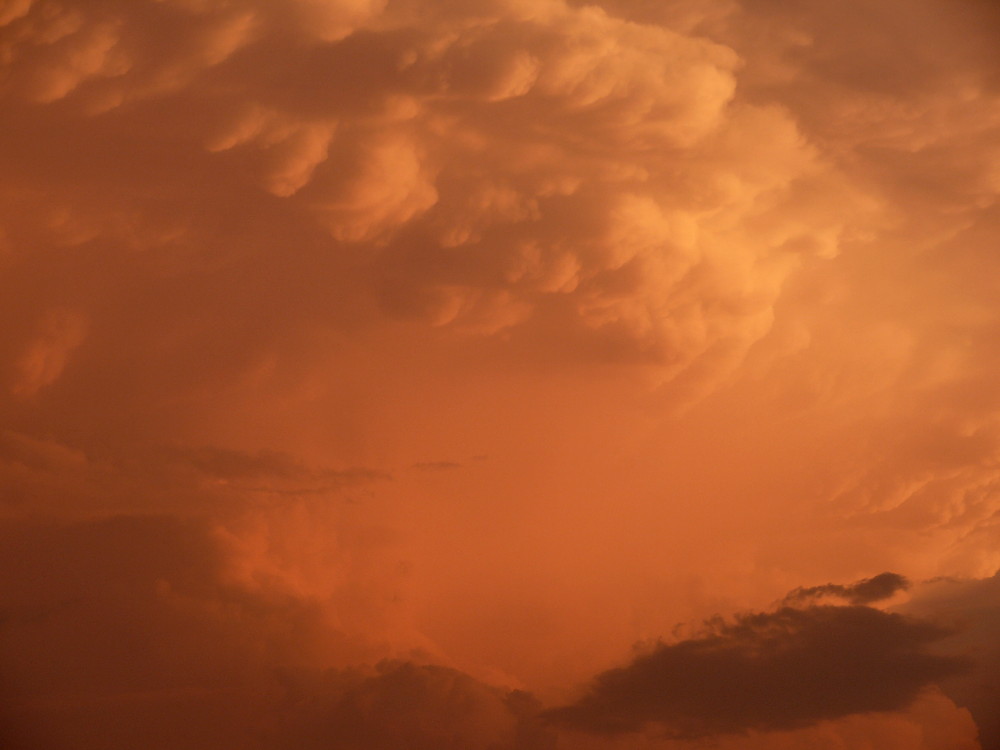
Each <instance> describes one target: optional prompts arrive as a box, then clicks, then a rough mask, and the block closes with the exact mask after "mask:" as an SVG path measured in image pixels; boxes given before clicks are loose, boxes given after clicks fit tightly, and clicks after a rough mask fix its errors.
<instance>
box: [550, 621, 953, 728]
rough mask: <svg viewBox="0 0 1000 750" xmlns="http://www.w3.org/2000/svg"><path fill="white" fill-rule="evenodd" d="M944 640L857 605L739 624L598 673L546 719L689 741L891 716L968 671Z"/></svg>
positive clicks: (936, 632)
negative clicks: (943, 651) (936, 646)
mask: <svg viewBox="0 0 1000 750" xmlns="http://www.w3.org/2000/svg"><path fill="white" fill-rule="evenodd" d="M945 635H947V631H945V630H943V629H941V628H938V627H937V626H934V625H931V624H929V623H926V622H922V621H918V620H914V619H909V618H906V617H903V616H902V615H899V614H891V613H886V612H882V611H880V610H877V609H873V608H870V607H864V606H846V607H833V606H814V607H809V608H806V609H793V608H790V607H784V608H781V609H779V610H778V611H776V612H772V613H760V614H752V615H744V616H741V617H739V618H737V619H736V620H734V621H733V622H730V623H725V624H719V625H716V626H715V627H714V628H713V629H712V630H711V631H710V632H708V633H707V634H703V635H700V636H698V637H695V638H691V639H689V640H685V641H680V642H678V643H673V644H661V645H659V646H657V647H656V648H655V650H653V651H652V652H651V653H648V654H645V655H642V656H639V657H638V658H636V659H635V660H634V661H633V662H632V663H631V664H629V665H628V666H625V667H621V668H618V669H612V670H609V671H606V672H603V673H601V674H600V675H598V676H597V677H596V679H595V680H594V682H593V684H592V685H591V687H590V689H589V690H588V691H587V692H586V693H585V694H584V695H583V697H581V698H580V699H579V700H578V701H576V702H575V703H573V704H571V705H568V706H565V707H561V708H557V709H554V710H552V711H549V712H548V714H547V716H548V717H549V718H550V719H551V720H552V721H553V722H555V723H557V724H561V725H565V726H569V727H572V728H574V729H578V730H583V731H586V732H591V733H596V734H618V733H626V732H634V731H640V730H643V729H644V728H646V727H647V726H648V725H651V724H655V725H658V728H662V730H663V732H664V733H665V734H666V735H667V736H670V737H674V738H681V739H693V738H698V737H704V736H710V735H719V734H726V733H740V732H747V731H750V730H760V731H768V730H784V729H796V728H800V727H805V726H809V725H812V724H816V723H818V722H820V721H824V720H828V719H838V718H841V717H845V716H849V715H852V714H858V713H868V712H875V711H895V710H899V709H903V708H905V707H906V706H907V705H909V704H910V703H911V702H912V701H913V700H914V699H915V698H916V697H917V695H918V694H919V693H920V691H921V689H922V688H923V687H925V686H927V685H928V684H930V683H932V682H935V681H937V680H940V679H942V678H945V677H947V676H949V675H952V674H955V673H957V672H959V671H961V670H962V669H963V667H964V662H963V660H962V659H960V658H958V657H950V656H939V655H936V654H933V653H931V652H930V650H929V649H928V647H929V646H930V645H931V644H933V643H934V642H935V641H938V640H940V639H941V638H943V637H944V636H945Z"/></svg>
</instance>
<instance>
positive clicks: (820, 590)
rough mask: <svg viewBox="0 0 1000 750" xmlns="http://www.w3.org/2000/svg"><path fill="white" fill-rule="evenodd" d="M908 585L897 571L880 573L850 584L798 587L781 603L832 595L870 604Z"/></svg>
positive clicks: (791, 603)
mask: <svg viewBox="0 0 1000 750" xmlns="http://www.w3.org/2000/svg"><path fill="white" fill-rule="evenodd" d="M909 585H910V582H909V581H907V580H906V578H905V577H903V576H901V575H899V574H898V573H880V574H879V575H877V576H873V577H872V578H865V579H864V580H861V581H858V582H857V583H852V584H850V585H844V584H839V583H827V584H824V585H822V586H808V587H800V588H797V589H795V590H793V591H791V592H789V593H788V595H787V596H786V597H785V598H784V600H783V602H782V603H784V604H789V605H794V604H802V603H804V602H809V601H810V600H814V599H821V598H823V597H826V596H832V597H837V598H838V599H843V600H845V601H846V602H848V603H849V604H872V603H874V602H880V601H882V600H883V599H888V598H889V597H890V596H892V595H893V594H895V593H897V592H899V591H904V590H906V589H907V588H909Z"/></svg>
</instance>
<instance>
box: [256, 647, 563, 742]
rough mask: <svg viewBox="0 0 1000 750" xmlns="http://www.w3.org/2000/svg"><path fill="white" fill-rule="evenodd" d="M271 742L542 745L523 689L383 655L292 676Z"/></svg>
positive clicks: (533, 704) (534, 709)
mask: <svg viewBox="0 0 1000 750" xmlns="http://www.w3.org/2000/svg"><path fill="white" fill-rule="evenodd" d="M288 696H289V697H290V698H291V703H290V704H289V706H288V709H287V710H286V712H285V714H284V716H283V718H282V721H281V723H279V729H278V733H279V737H278V738H277V739H278V741H277V742H275V745H274V746H275V747H288V746H290V745H291V746H294V747H297V748H303V750H311V749H312V748H316V749H317V750H318V749H319V748H323V749H324V750H348V749H353V748H365V750H397V748H409V750H441V749H443V748H454V749H455V750H458V749H459V748H461V749H462V750H479V749H481V750H550V749H554V748H555V737H554V735H553V734H552V733H551V732H550V731H549V730H547V729H546V728H544V727H543V726H542V725H541V724H540V722H539V720H538V718H537V717H538V712H539V708H540V706H539V704H538V702H537V700H536V699H535V698H533V697H532V696H531V695H529V694H527V693H524V692H521V691H508V690H502V689H499V688H495V687H491V686H488V685H485V684H483V683H482V682H479V681H478V680H476V679H474V678H472V677H470V676H469V675H467V674H464V673H463V672H459V671H457V670H454V669H449V668H446V667H440V666H434V665H421V664H415V663H412V662H405V661H386V662H382V663H380V664H379V665H378V666H377V668H376V669H375V670H372V671H370V672H368V673H365V672H361V671H357V670H355V671H345V670H330V671H328V672H326V673H324V674H323V675H320V676H318V677H316V678H314V679H313V680H306V681H300V682H299V683H298V684H297V685H295V686H294V688H293V689H292V690H290V691H289V693H288Z"/></svg>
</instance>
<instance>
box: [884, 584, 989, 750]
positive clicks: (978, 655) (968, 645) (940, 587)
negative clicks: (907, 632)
mask: <svg viewBox="0 0 1000 750" xmlns="http://www.w3.org/2000/svg"><path fill="white" fill-rule="evenodd" d="M899 609H900V611H902V612H905V613H907V614H911V615H914V616H917V617H921V618H924V619H926V620H930V621H932V622H936V623H940V624H941V625H942V626H943V627H947V628H950V629H951V630H952V635H950V636H949V637H947V638H945V639H943V640H942V641H941V643H940V644H939V649H938V650H939V651H940V652H941V653H947V654H960V655H962V656H963V657H964V658H966V659H968V660H969V662H970V665H971V669H970V670H968V671H967V672H966V673H965V674H962V675H956V676H954V677H951V678H949V679H947V680H944V681H943V682H942V683H941V687H942V689H943V690H944V692H945V693H946V694H947V695H948V696H949V697H950V698H951V699H952V700H954V701H955V703H957V704H958V705H960V706H965V707H967V708H968V709H969V710H970V711H971V712H972V716H973V718H975V720H976V724H977V725H978V726H979V737H980V741H981V743H982V746H983V750H998V749H1000V678H998V675H1000V642H998V639H997V633H998V632H1000V573H996V574H994V575H993V576H991V577H989V578H982V579H965V580H961V579H940V580H935V581H929V582H926V583H923V584H921V585H920V586H918V587H917V588H916V589H915V590H914V592H913V598H912V599H911V600H910V601H909V602H907V603H905V604H903V605H901V606H900V607H899Z"/></svg>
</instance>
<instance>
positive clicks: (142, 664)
mask: <svg viewBox="0 0 1000 750" xmlns="http://www.w3.org/2000/svg"><path fill="white" fill-rule="evenodd" d="M0 541H2V542H3V544H2V550H0V562H2V563H3V564H2V566H0V567H2V570H3V571H4V572H3V573H2V574H0V598H2V602H3V605H2V608H0V632H2V634H3V644H4V645H3V648H2V649H0V670H2V672H3V675H4V679H3V683H2V690H3V691H4V692H3V695H4V706H5V711H6V714H5V715H3V716H0V719H2V720H3V721H2V723H0V732H2V734H0V738H2V739H3V741H4V746H5V747H12V748H17V750H21V748H25V749H27V748H41V749H44V748H53V750H54V749H55V748H59V747H67V746H70V745H71V746H73V747H78V748H81V749H83V748H102V749H111V748H122V749H124V748H132V747H135V744H136V743H137V742H140V743H141V744H143V745H144V746H146V747H150V748H171V747H177V746H184V747H189V748H205V749H206V750H207V749H208V748H211V747H218V746H219V745H220V744H224V745H226V746H230V747H240V748H244V747H245V748H250V747H253V748H275V749H277V748H284V747H288V746H289V745H290V744H291V745H294V746H295V747H301V748H313V747H315V748H345V749H347V748H364V749H365V750H390V749H391V748H396V747H400V746H407V747H412V748H415V749H416V748H425V747H426V748H428V749H430V748H440V747H452V746H454V747H463V748H483V750H485V749H486V748H510V750H515V749H516V750H549V749H550V748H552V747H554V745H553V744H552V742H553V740H552V736H551V735H550V733H549V731H548V730H546V729H545V728H543V727H542V726H541V725H540V724H539V723H538V722H537V720H536V714H537V712H538V703H537V701H536V700H535V699H534V698H532V697H531V696H530V695H528V694H526V693H520V692H516V691H514V692H512V691H510V690H507V689H501V688H495V687H491V686H488V685H486V684H484V683H482V682H480V681H479V680H476V679H475V678H473V677H471V676H469V675H467V674H465V673H463V672H460V671H458V670H455V669H451V668H447V667H443V666H435V665H433V664H430V663H428V662H427V659H426V656H424V657H422V658H421V659H420V661H413V659H414V658H420V655H419V654H416V653H414V654H410V655H409V658H399V657H397V658H395V659H392V660H388V661H386V660H384V656H386V655H387V654H388V652H387V651H386V650H384V649H382V648H380V647H378V646H377V645H376V644H373V643H372V642H367V643H366V639H365V637H363V636H361V635H360V634H359V633H355V634H353V635H352V634H349V633H348V632H346V631H345V630H339V629H337V628H336V627H334V626H333V624H332V622H331V620H330V618H329V617H328V615H327V614H326V613H324V610H323V605H322V602H321V601H320V600H319V599H317V598H315V597H309V596H302V595H290V594H289V593H288V592H287V591H283V590H282V589H280V588H279V587H275V586H269V585H262V583H261V581H260V579H258V580H257V581H256V582H251V581H246V580H244V579H242V578H241V576H240V575H239V571H237V570H235V569H234V568H233V564H234V560H233V551H232V547H231V546H230V544H229V543H228V542H227V539H226V536H225V535H220V533H219V531H218V529H216V528H213V526H211V525H209V524H206V523H205V522H204V521H203V520H200V519H188V520H180V519H175V518H168V517H162V516H147V517H135V516H131V517H129V516H117V517H109V518H105V519H99V520H90V521H81V522H72V523H70V522H47V521H38V520H35V521H25V522H10V521H7V522H4V523H2V524H0ZM236 562H237V563H238V561H236ZM345 663H346V664H351V665H352V666H350V667H347V666H344V664H345ZM371 663H378V664H377V666H375V667H370V666H365V665H366V664H371ZM152 727H155V729H156V731H155V732H150V729H151V728H152ZM143 738H145V739H143Z"/></svg>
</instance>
